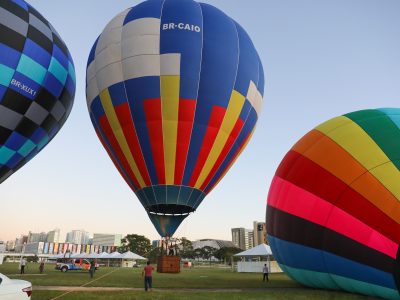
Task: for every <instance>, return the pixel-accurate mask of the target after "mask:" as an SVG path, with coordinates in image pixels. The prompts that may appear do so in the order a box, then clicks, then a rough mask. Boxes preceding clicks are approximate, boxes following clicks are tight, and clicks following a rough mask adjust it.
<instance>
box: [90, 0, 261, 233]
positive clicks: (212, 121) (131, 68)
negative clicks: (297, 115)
mask: <svg viewBox="0 0 400 300" xmlns="http://www.w3.org/2000/svg"><path fill="white" fill-rule="evenodd" d="M263 89H264V75H263V69H262V65H261V61H260V58H259V56H258V54H257V52H256V50H255V48H254V46H253V44H252V42H251V40H250V38H249V36H248V35H247V33H246V32H245V31H244V30H243V28H242V27H241V26H240V25H238V24H237V23H236V22H235V21H233V20H232V19H231V18H230V17H228V16H227V15H225V14H224V13H223V12H221V11H220V10H218V9H216V8H215V7H213V6H210V5H207V4H203V3H197V2H195V1H192V0H149V1H146V2H143V3H141V4H139V5H137V6H135V7H133V8H130V9H127V10H125V11H124V12H122V13H120V14H119V15H118V16H116V17H115V18H114V19H113V20H112V21H111V22H110V23H109V24H108V25H107V26H106V28H105V29H104V30H103V32H102V33H101V35H100V37H99V38H98V39H97V41H96V42H95V44H94V46H93V48H92V51H91V53H90V56H89V60H88V67H87V89H86V90H87V101H88V108H89V112H90V117H91V120H92V123H93V125H94V127H95V129H96V133H97V135H98V136H99V138H100V140H101V142H102V144H103V146H104V148H105V149H106V150H107V151H108V154H109V156H110V157H111V159H112V160H113V162H114V164H115V166H116V167H117V168H118V170H119V172H120V173H121V175H122V176H123V177H124V179H125V181H126V182H127V183H128V184H129V186H130V187H131V189H132V190H133V191H134V192H135V193H136V195H137V197H138V198H139V200H140V201H141V203H142V205H143V206H144V207H145V209H146V211H147V212H148V214H149V216H150V219H151V220H152V222H153V224H154V225H155V227H156V229H157V230H158V232H159V233H160V235H161V236H172V234H173V233H174V232H175V230H176V229H177V227H178V226H179V224H180V223H181V222H182V220H183V219H184V218H185V217H186V216H187V215H188V214H189V213H191V212H193V211H194V210H196V208H197V207H198V206H199V205H200V203H201V202H202V200H203V198H204V197H205V196H206V195H207V194H208V193H209V192H210V191H211V190H212V189H213V187H214V186H215V185H216V184H217V183H218V182H219V180H220V179H221V178H222V176H223V175H224V174H225V173H226V172H227V170H228V169H229V168H230V166H231V165H232V163H233V162H234V161H235V159H236V158H237V156H238V155H239V154H240V152H241V151H242V150H243V148H244V147H245V145H246V143H247V141H248V140H249V138H250V136H251V134H252V132H253V130H254V127H255V124H256V122H257V119H258V115H259V112H260V109H261V102H262V93H263Z"/></svg>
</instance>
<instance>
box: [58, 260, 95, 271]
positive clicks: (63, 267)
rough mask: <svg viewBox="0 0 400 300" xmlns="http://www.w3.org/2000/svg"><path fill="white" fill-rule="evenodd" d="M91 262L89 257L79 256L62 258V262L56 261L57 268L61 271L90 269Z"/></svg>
mask: <svg viewBox="0 0 400 300" xmlns="http://www.w3.org/2000/svg"><path fill="white" fill-rule="evenodd" d="M89 268H90V262H89V261H88V260H87V259H82V258H77V259H67V260H66V259H62V260H61V261H60V262H57V263H56V267H55V269H56V270H60V271H61V272H67V271H77V270H89Z"/></svg>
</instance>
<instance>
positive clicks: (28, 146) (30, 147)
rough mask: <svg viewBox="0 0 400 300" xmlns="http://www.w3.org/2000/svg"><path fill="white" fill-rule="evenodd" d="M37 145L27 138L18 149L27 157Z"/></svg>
mask: <svg viewBox="0 0 400 300" xmlns="http://www.w3.org/2000/svg"><path fill="white" fill-rule="evenodd" d="M35 147H36V145H35V144H34V143H33V142H32V141H31V140H27V141H26V142H25V143H24V144H23V145H22V146H21V148H19V149H18V151H17V152H18V153H19V154H21V155H22V156H24V157H26V156H28V155H29V153H31V152H32V151H33V149H35Z"/></svg>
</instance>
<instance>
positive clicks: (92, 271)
mask: <svg viewBox="0 0 400 300" xmlns="http://www.w3.org/2000/svg"><path fill="white" fill-rule="evenodd" d="M95 270H96V264H95V262H94V260H93V259H92V260H91V261H90V267H89V274H90V278H93V276H94V271H95Z"/></svg>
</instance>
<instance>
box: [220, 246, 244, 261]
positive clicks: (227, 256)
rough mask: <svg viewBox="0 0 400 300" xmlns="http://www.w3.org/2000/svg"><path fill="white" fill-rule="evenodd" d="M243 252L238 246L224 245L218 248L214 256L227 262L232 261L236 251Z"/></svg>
mask: <svg viewBox="0 0 400 300" xmlns="http://www.w3.org/2000/svg"><path fill="white" fill-rule="evenodd" d="M239 252H242V249H240V248H236V247H223V248H220V249H218V250H217V251H216V252H215V254H214V256H215V257H216V258H218V259H219V260H224V261H225V262H227V261H231V258H232V257H233V255H235V254H236V253H239Z"/></svg>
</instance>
